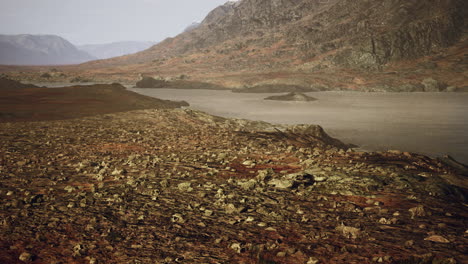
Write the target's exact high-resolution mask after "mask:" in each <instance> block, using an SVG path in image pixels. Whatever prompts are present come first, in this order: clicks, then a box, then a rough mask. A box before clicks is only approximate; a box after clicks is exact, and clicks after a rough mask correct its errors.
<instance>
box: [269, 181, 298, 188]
mask: <svg viewBox="0 0 468 264" xmlns="http://www.w3.org/2000/svg"><path fill="white" fill-rule="evenodd" d="M268 185H271V186H273V187H275V188H278V189H290V188H292V187H293V186H294V180H293V179H272V180H271V181H269V182H268Z"/></svg>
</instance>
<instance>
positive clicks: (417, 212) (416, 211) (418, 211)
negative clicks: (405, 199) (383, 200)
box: [408, 205, 426, 219]
mask: <svg viewBox="0 0 468 264" xmlns="http://www.w3.org/2000/svg"><path fill="white" fill-rule="evenodd" d="M408 211H409V212H410V213H411V219H414V218H415V217H416V216H426V210H424V206H422V205H420V206H417V207H413V208H410V209H409V210H408Z"/></svg>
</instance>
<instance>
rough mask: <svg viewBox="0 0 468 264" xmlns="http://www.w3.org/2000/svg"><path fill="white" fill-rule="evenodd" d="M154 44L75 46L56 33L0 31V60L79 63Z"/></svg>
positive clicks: (4, 62) (136, 50)
mask: <svg viewBox="0 0 468 264" xmlns="http://www.w3.org/2000/svg"><path fill="white" fill-rule="evenodd" d="M154 44H156V43H155V42H150V41H122V42H114V43H106V44H92V45H79V46H75V45H73V44H72V43H71V42H69V41H68V40H66V39H64V38H62V37H60V36H56V35H29V34H23V35H0V64H4V65H64V64H79V63H83V62H87V61H91V60H97V59H108V58H112V57H118V56H122V55H127V54H132V53H136V52H139V51H142V50H145V49H147V48H149V47H151V46H153V45H154Z"/></svg>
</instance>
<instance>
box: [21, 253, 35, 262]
mask: <svg viewBox="0 0 468 264" xmlns="http://www.w3.org/2000/svg"><path fill="white" fill-rule="evenodd" d="M19 260H21V261H24V262H31V261H33V260H34V255H32V254H31V253H29V252H23V253H21V255H20V256H19Z"/></svg>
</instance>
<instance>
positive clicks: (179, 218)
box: [171, 213, 185, 224]
mask: <svg viewBox="0 0 468 264" xmlns="http://www.w3.org/2000/svg"><path fill="white" fill-rule="evenodd" d="M171 222H173V223H179V224H183V223H185V220H184V218H183V217H182V215H181V214H179V213H177V214H173V215H172V217H171Z"/></svg>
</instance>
